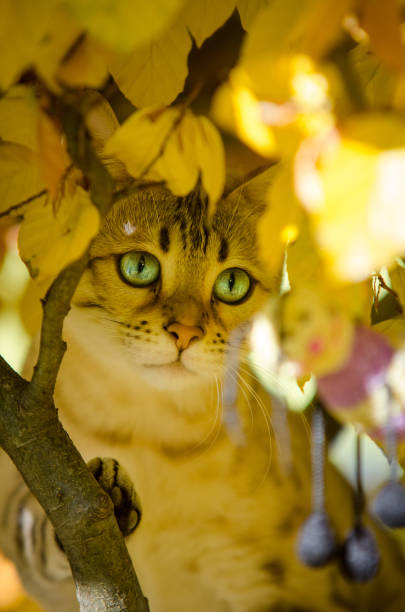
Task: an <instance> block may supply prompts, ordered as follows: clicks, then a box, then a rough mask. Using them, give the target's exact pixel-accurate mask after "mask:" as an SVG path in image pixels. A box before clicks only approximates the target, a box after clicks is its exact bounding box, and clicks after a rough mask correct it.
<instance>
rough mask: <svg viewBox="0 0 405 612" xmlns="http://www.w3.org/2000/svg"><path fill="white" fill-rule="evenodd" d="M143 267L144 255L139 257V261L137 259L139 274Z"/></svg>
mask: <svg viewBox="0 0 405 612" xmlns="http://www.w3.org/2000/svg"><path fill="white" fill-rule="evenodd" d="M144 267H145V257H144V256H143V255H142V256H141V257H140V258H139V261H138V272H139V274H140V273H141V272H142V270H143V269H144Z"/></svg>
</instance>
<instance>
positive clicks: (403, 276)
mask: <svg viewBox="0 0 405 612" xmlns="http://www.w3.org/2000/svg"><path fill="white" fill-rule="evenodd" d="M404 252H405V251H404ZM390 279H391V287H392V289H393V290H394V291H395V292H396V294H397V295H398V300H399V303H400V304H401V306H402V310H403V312H405V268H404V267H403V265H396V266H395V267H394V268H392V269H391V270H390Z"/></svg>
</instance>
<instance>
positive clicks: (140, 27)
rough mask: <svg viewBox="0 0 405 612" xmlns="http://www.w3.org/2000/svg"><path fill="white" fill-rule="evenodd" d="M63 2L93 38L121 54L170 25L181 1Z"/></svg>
mask: <svg viewBox="0 0 405 612" xmlns="http://www.w3.org/2000/svg"><path fill="white" fill-rule="evenodd" d="M66 4H67V6H68V8H69V9H70V11H71V12H72V14H73V15H74V16H75V18H76V19H77V21H78V23H80V25H81V26H82V27H84V28H85V29H86V30H88V31H89V32H90V34H92V35H93V36H94V37H95V38H96V39H98V40H99V41H101V42H103V43H105V44H107V45H108V46H110V47H111V48H112V49H113V50H116V51H121V52H123V53H125V52H128V51H131V50H132V49H134V48H135V47H137V46H140V45H143V44H145V43H147V42H149V41H150V40H152V39H153V38H156V37H158V36H159V35H160V33H161V32H162V31H163V30H164V29H166V28H168V27H169V26H171V24H172V23H173V22H174V19H175V17H176V14H177V12H178V11H179V10H180V9H181V8H182V6H183V4H184V0H148V1H147V2H145V1H144V0H120V1H119V2H116V1H115V0H104V2H94V0H66Z"/></svg>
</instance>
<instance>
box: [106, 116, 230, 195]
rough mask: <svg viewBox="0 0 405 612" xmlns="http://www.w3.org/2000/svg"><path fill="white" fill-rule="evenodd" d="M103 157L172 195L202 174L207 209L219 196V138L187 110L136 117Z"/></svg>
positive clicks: (181, 192) (207, 123)
mask: <svg viewBox="0 0 405 612" xmlns="http://www.w3.org/2000/svg"><path fill="white" fill-rule="evenodd" d="M134 143H140V144H141V145H142V146H140V145H139V146H134ZM104 153H105V154H106V155H109V156H114V157H115V158H117V159H118V160H120V161H122V162H123V163H124V164H125V165H126V168H127V170H128V172H129V173H130V174H131V175H132V176H134V177H135V178H138V177H140V176H143V177H144V178H146V179H149V180H156V181H165V182H166V184H167V186H168V188H169V189H170V190H171V191H172V192H173V193H174V194H176V195H183V196H184V195H186V194H187V193H189V192H190V191H191V190H192V189H193V187H194V186H195V184H196V182H197V179H198V176H199V174H200V173H201V179H202V184H203V187H204V189H205V190H206V192H207V194H208V197H209V200H210V205H211V206H212V205H213V204H214V203H215V202H216V201H217V200H218V198H219V197H220V195H221V193H222V190H223V186H224V182H225V161H224V149H223V144H222V140H221V137H220V135H219V133H218V131H217V130H216V128H215V127H214V126H213V125H212V123H211V122H210V121H209V120H208V119H207V118H205V117H196V116H195V115H193V113H192V112H191V111H190V110H185V109H181V108H176V107H172V108H167V109H161V108H156V107H152V108H145V109H143V110H142V111H138V112H135V113H134V114H133V115H131V117H130V118H129V119H128V120H127V121H126V122H125V123H124V124H123V125H122V126H121V127H119V128H118V129H117V131H116V132H115V133H114V134H113V136H112V137H111V138H110V139H109V141H108V142H107V144H106V147H105V149H104Z"/></svg>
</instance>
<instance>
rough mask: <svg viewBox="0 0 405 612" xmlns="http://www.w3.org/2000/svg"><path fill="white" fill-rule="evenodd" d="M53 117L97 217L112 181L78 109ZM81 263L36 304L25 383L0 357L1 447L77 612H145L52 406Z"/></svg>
mask: <svg viewBox="0 0 405 612" xmlns="http://www.w3.org/2000/svg"><path fill="white" fill-rule="evenodd" d="M60 119H61V121H62V124H63V125H64V127H65V131H66V135H67V140H68V147H69V150H70V152H71V156H72V159H73V162H74V163H75V164H76V165H77V166H79V167H80V168H81V169H82V171H83V173H84V175H85V178H86V179H87V180H88V182H89V185H90V193H91V197H92V201H93V203H94V204H95V205H96V206H97V208H98V209H99V211H100V214H101V215H102V216H103V215H104V214H105V213H106V212H107V210H108V208H109V207H110V205H111V204H112V202H113V193H114V182H113V180H112V178H111V177H110V176H109V174H108V172H107V170H106V169H105V168H104V166H103V165H102V164H101V162H100V161H99V159H98V158H97V156H96V155H95V153H94V151H93V149H92V146H91V142H90V139H89V137H88V135H87V134H86V133H85V131H84V130H83V120H82V118H81V116H80V114H79V113H78V111H76V109H74V108H73V107H69V106H63V107H62V108H61V114H60ZM87 261H88V252H86V253H85V254H84V255H83V256H82V257H81V258H80V259H79V260H77V261H76V262H74V263H72V264H71V265H70V266H68V267H67V268H66V269H65V270H63V271H62V273H61V274H60V275H59V276H58V278H56V280H55V281H54V282H53V284H52V285H51V287H50V289H49V291H48V293H47V295H46V297H45V299H44V301H43V311H44V317H43V324H42V330H41V345H40V351H39V357H38V361H37V364H36V366H35V370H34V375H33V377H32V380H31V382H27V381H25V380H24V379H23V378H22V377H21V376H19V375H18V374H17V373H16V372H14V370H13V369H12V368H11V367H10V366H9V365H8V364H7V362H6V361H5V360H4V359H3V358H2V357H0V406H1V410H0V444H1V446H2V447H3V448H4V449H5V451H6V452H7V453H8V454H9V456H10V457H11V458H12V460H13V461H14V463H15V464H16V465H17V467H18V469H19V470H20V472H21V474H22V476H23V478H24V480H25V482H26V483H27V485H28V487H29V488H30V489H31V491H32V492H33V494H34V495H35V496H36V497H37V499H38V500H39V502H40V503H41V505H42V507H43V508H44V510H45V511H46V513H47V514H48V516H49V518H50V520H51V522H52V524H53V526H54V527H55V530H56V533H57V535H58V538H59V539H60V541H61V543H62V545H63V547H64V550H65V552H66V554H67V557H68V559H69V562H70V565H71V568H72V573H73V576H74V580H75V583H76V592H77V597H78V601H79V603H80V609H81V610H82V611H88V612H95V611H99V610H100V611H101V610H108V611H114V612H115V611H116V612H118V611H123V610H130V611H131V612H132V611H134V612H148V610H149V608H148V603H147V600H146V599H145V598H144V597H143V595H142V592H141V589H140V586H139V583H138V581H137V578H136V575H135V572H134V569H133V566H132V563H131V559H130V557H129V555H128V551H127V549H126V546H125V543H124V539H123V537H122V535H121V532H120V530H119V528H118V525H117V522H116V520H115V516H114V511H113V505H112V502H111V500H110V498H109V497H108V495H107V494H106V493H105V492H104V491H102V489H101V488H100V487H99V486H98V484H97V482H96V480H95V479H94V478H93V476H92V475H91V474H90V472H89V471H88V469H87V467H86V464H85V463H84V461H83V459H82V457H81V456H80V454H79V453H78V451H77V450H76V448H75V447H74V445H73V444H72V442H71V440H70V438H69V436H68V435H67V433H66V432H65V431H64V429H63V427H62V425H61V423H60V422H59V420H58V417H57V411H56V408H55V405H54V402H53V392H54V386H55V382H56V377H57V373H58V370H59V366H60V363H61V361H62V358H63V355H64V352H65V350H66V345H65V343H64V342H63V340H62V338H61V335H62V327H63V321H64V318H65V316H66V314H67V313H68V311H69V308H70V301H71V298H72V296H73V293H74V291H75V288H76V286H77V283H78V282H79V280H80V277H81V274H82V272H83V271H84V269H85V267H86V264H87ZM50 468H51V469H50ZM106 551H108V554H105V553H106Z"/></svg>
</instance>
